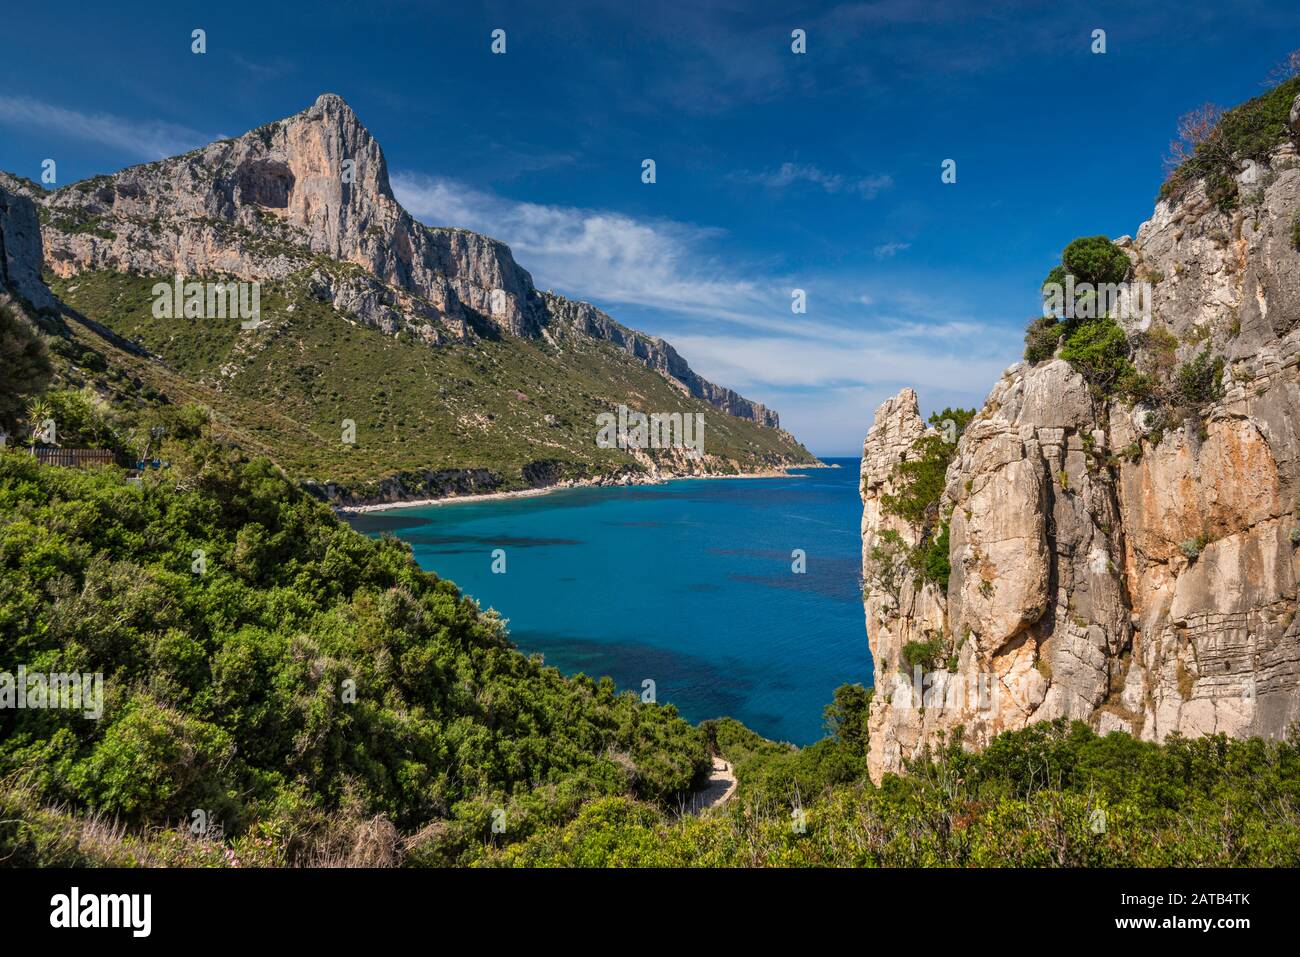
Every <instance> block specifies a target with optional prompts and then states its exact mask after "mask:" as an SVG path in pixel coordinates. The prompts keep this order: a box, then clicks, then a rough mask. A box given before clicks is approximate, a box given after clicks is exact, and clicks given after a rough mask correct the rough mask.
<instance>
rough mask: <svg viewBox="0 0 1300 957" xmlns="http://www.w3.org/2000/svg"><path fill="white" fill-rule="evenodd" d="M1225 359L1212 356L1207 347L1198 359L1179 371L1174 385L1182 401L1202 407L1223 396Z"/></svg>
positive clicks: (1197, 356) (1198, 355)
mask: <svg viewBox="0 0 1300 957" xmlns="http://www.w3.org/2000/svg"><path fill="white" fill-rule="evenodd" d="M1223 364H1224V363H1223V357H1222V356H1212V355H1211V354H1210V347H1209V346H1208V345H1207V346H1206V347H1205V348H1204V349H1202V350H1201V351H1200V352H1199V353H1197V355H1196V357H1195V358H1194V359H1192V360H1191V361H1190V362H1188V363H1186V364H1185V365H1184V366H1183V367H1182V368H1180V369H1179V370H1178V374H1177V375H1176V376H1175V378H1174V384H1175V387H1176V389H1177V394H1178V397H1179V398H1180V399H1182V400H1183V401H1184V402H1186V403H1187V404H1188V405H1191V406H1202V405H1205V404H1206V403H1208V402H1213V401H1215V400H1216V399H1218V398H1220V397H1221V396H1222V395H1223V381H1222V380H1223Z"/></svg>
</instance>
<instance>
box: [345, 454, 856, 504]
mask: <svg viewBox="0 0 1300 957" xmlns="http://www.w3.org/2000/svg"><path fill="white" fill-rule="evenodd" d="M831 467H832V466H829V465H827V464H826V463H825V462H817V463H815V464H808V465H791V466H788V468H786V469H769V470H765V471H762V472H744V473H741V474H728V475H668V476H662V477H659V478H645V479H642V480H637V481H631V482H602V481H600V480H598V479H592V480H581V481H576V482H561V483H559V484H558V485H547V486H544V487H542V488H526V489H516V490H514V491H510V492H484V493H482V494H481V495H445V496H443V497H442V498H413V499H408V500H405V501H400V502H379V503H375V504H373V505H335V506H334V511H336V512H338V513H339V514H343V515H361V514H364V513H366V512H386V511H389V510H390V509H397V508H423V507H426V506H430V505H455V504H458V503H462V502H491V501H496V500H501V499H510V498H534V497H536V496H538V495H549V494H550V493H552V492H562V491H565V490H567V489H577V488H620V487H625V486H632V485H662V484H664V483H665V482H674V481H678V480H686V479H700V480H703V479H760V478H802V476H800V475H798V474H796V473H793V472H790V471H789V470H788V469H796V468H798V469H805V468H807V469H815V468H831Z"/></svg>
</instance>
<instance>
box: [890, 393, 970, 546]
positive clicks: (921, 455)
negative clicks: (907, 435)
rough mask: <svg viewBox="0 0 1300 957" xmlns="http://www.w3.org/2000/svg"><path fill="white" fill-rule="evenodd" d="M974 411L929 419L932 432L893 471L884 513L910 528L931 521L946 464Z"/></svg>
mask: <svg viewBox="0 0 1300 957" xmlns="http://www.w3.org/2000/svg"><path fill="white" fill-rule="evenodd" d="M973 418H975V410H974V409H944V410H943V411H942V412H935V413H934V414H933V415H931V416H930V419H929V422H930V425H931V426H933V427H934V429H935V431H934V432H929V433H927V434H925V435H922V436H921V437H920V438H918V439H917V440H916V442H914V443H913V445H912V450H911V452H910V453H909V456H908V458H907V459H905V460H904V461H902V462H900V463H898V466H897V467H896V468H895V470H894V475H893V479H894V489H895V491H894V492H893V493H892V494H889V495H885V496H884V498H883V499H882V502H883V504H884V507H885V511H886V512H888V513H889V514H890V515H897V516H898V517H899V518H902V519H905V520H906V521H908V522H911V523H912V524H914V525H916V524H921V523H924V522H930V521H934V520H935V518H936V516H937V514H938V507H939V496H940V495H941V494H942V493H943V486H944V481H945V479H946V476H947V472H948V463H949V462H951V461H952V457H953V456H954V455H956V454H957V439H959V438H960V437H961V435H962V433H963V432H965V431H966V426H967V425H969V424H970V420H971V419H973Z"/></svg>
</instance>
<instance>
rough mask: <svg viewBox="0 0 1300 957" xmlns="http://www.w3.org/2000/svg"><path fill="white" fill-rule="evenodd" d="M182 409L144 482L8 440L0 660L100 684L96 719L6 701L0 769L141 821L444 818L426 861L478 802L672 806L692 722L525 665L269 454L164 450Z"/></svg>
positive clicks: (444, 588)
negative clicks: (163, 461)
mask: <svg viewBox="0 0 1300 957" xmlns="http://www.w3.org/2000/svg"><path fill="white" fill-rule="evenodd" d="M184 420H185V415H184V414H180V413H177V414H175V415H174V416H173V423H172V425H173V432H172V433H169V434H172V435H173V439H172V440H171V442H170V444H169V445H168V448H167V454H168V456H169V458H170V459H171V461H172V468H171V469H170V470H168V471H159V472H150V473H148V474H147V475H146V477H145V480H144V482H143V484H141V485H137V486H133V485H130V484H128V483H127V482H126V481H125V479H124V477H123V474H122V473H121V472H120V471H119V470H116V469H96V470H85V471H83V470H75V469H62V468H53V467H48V466H42V465H39V464H38V463H36V462H35V461H34V460H33V459H32V458H31V457H30V456H28V455H26V454H23V453H21V452H14V451H10V452H5V453H0V670H7V671H10V672H13V671H15V670H16V667H17V666H18V665H19V664H25V665H26V666H27V668H28V670H29V671H44V672H50V671H68V672H71V671H78V672H87V673H95V672H102V673H103V675H104V681H105V686H106V693H105V696H104V708H103V716H102V718H101V719H100V720H93V719H89V718H86V717H84V716H83V715H82V713H81V712H80V711H70V710H66V709H58V710H55V709H52V710H32V709H23V710H14V709H4V710H0V779H7V780H9V781H15V780H21V781H22V782H23V784H22V786H23V788H24V793H25V794H27V795H28V796H29V797H30V798H31V799H32V800H34V801H38V802H41V803H43V804H45V805H49V804H53V803H60V804H66V805H67V806H68V807H70V808H71V809H72V810H74V811H76V812H77V813H90V814H93V813H96V812H99V813H104V814H108V815H112V816H116V817H117V818H118V819H119V820H120V821H121V822H123V823H125V824H129V825H131V826H133V827H146V826H148V827H166V826H168V825H173V824H176V823H178V821H183V820H184V819H186V818H187V817H188V816H189V814H190V813H191V812H192V811H193V810H195V809H204V810H207V811H209V812H211V813H213V814H214V815H215V816H216V817H218V818H219V819H220V821H221V824H222V826H223V827H224V829H225V832H226V833H227V834H228V835H231V836H238V835H240V834H244V833H248V832H250V829H252V830H256V829H257V828H259V827H262V826H271V827H272V828H277V827H293V826H296V825H294V824H293V822H294V821H298V820H302V819H305V818H310V817H311V815H318V816H319V815H324V817H323V818H319V819H320V820H322V821H323V820H327V819H328V818H329V817H330V816H334V817H338V818H343V819H347V820H366V819H371V818H374V817H375V816H380V817H382V818H383V819H386V820H387V821H389V822H391V825H390V826H392V825H395V826H396V827H398V828H401V829H404V830H415V829H418V828H422V827H426V826H428V825H429V824H431V823H432V822H435V821H441V822H443V823H442V826H441V828H440V831H439V841H438V842H437V846H436V847H435V848H431V849H426V852H425V853H426V859H428V860H443V861H446V860H454V859H455V858H456V856H457V855H459V854H461V853H463V852H464V850H465V849H466V848H469V847H472V846H477V845H478V844H479V843H480V842H481V841H482V840H484V839H485V838H487V837H490V836H491V831H490V824H491V815H492V813H493V810H494V809H495V808H502V809H504V810H505V811H506V813H507V816H508V820H509V830H508V833H509V835H510V836H511V837H512V838H515V837H520V836H522V835H524V834H526V833H528V831H529V829H530V828H533V827H542V826H552V825H555V824H558V823H560V822H562V821H563V820H564V819H565V818H566V817H567V816H569V815H571V814H573V813H576V811H577V809H578V807H579V806H580V804H581V802H582V801H583V800H586V799H588V798H590V797H593V796H598V795H621V794H629V795H634V796H636V797H638V798H640V799H644V800H649V801H651V802H664V803H670V802H671V801H672V800H673V799H674V798H675V797H676V796H677V795H679V794H681V793H683V792H685V791H687V790H689V789H691V788H692V787H693V786H695V785H697V784H698V783H699V782H700V781H701V780H702V776H703V774H704V773H705V771H706V769H707V764H708V762H707V751H706V745H705V741H704V737H703V735H702V734H701V733H700V732H699V731H698V730H697V729H695V728H692V727H691V726H690V725H688V724H687V723H686V722H685V721H683V720H682V719H681V718H680V717H678V715H677V713H676V711H675V709H674V708H672V707H671V706H658V705H645V704H642V703H641V702H640V700H639V699H638V697H637V696H636V695H634V694H632V693H625V694H619V693H617V691H616V689H615V686H614V684H613V682H612V681H610V680H609V679H602V680H600V681H595V680H592V679H590V678H586V677H584V676H578V677H576V678H573V679H566V678H564V677H563V676H562V675H561V674H560V673H559V672H558V671H556V670H555V669H553V668H546V667H543V666H542V665H541V664H540V662H539V661H538V660H534V659H529V658H526V657H525V656H523V655H521V654H520V653H519V652H518V651H516V650H515V648H514V647H513V646H512V645H511V644H510V642H509V640H508V639H507V637H506V634H505V631H504V629H503V628H502V626H501V623H500V621H499V619H497V618H495V616H493V615H490V614H484V613H483V612H481V611H480V610H479V608H478V606H477V605H476V604H475V603H474V602H473V601H472V600H470V599H468V598H466V597H464V596H462V595H461V594H460V593H459V592H458V591H457V590H456V588H455V586H454V585H452V584H451V583H450V582H446V581H442V580H439V579H438V578H437V577H435V576H434V575H431V574H428V573H426V572H423V571H421V570H420V568H419V567H418V566H417V565H416V563H415V562H414V560H413V559H412V557H411V553H410V550H409V547H408V546H407V545H405V544H403V543H401V542H399V541H397V540H396V539H392V538H387V539H383V540H371V539H368V538H366V537H364V536H362V535H360V534H358V533H356V532H353V531H352V530H351V529H349V528H348V527H347V526H346V525H344V524H343V523H341V522H340V521H338V520H337V519H336V518H335V517H334V515H333V514H332V512H331V511H330V510H329V508H327V507H326V506H324V505H322V504H320V503H318V502H316V501H314V500H312V499H311V498H309V497H308V496H307V495H305V494H304V493H303V492H301V491H299V490H298V489H297V488H296V487H295V486H293V485H292V484H291V483H289V482H288V481H286V480H285V479H284V478H283V477H282V476H281V475H280V474H279V472H278V471H277V470H276V469H275V467H274V466H272V465H271V464H270V463H269V462H267V461H265V460H253V461H246V460H243V459H242V458H240V457H239V455H238V454H236V453H235V452H233V451H231V450H230V449H228V448H223V447H220V446H217V445H214V444H212V443H210V442H208V441H207V440H205V439H194V440H191V441H184V442H182V441H178V440H177V439H176V438H175V436H177V435H181V434H183V433H184V431H185V421H184ZM197 554H202V555H203V556H204V562H205V567H204V568H203V569H202V573H195V570H194V569H195V562H196V558H195V556H196V555H197ZM353 683H354V684H353ZM353 687H354V688H355V695H354V696H349V693H348V692H349V691H350V690H351V689H352V688H353ZM277 822H278V823H277ZM3 856H4V849H3V847H2V846H0V857H3Z"/></svg>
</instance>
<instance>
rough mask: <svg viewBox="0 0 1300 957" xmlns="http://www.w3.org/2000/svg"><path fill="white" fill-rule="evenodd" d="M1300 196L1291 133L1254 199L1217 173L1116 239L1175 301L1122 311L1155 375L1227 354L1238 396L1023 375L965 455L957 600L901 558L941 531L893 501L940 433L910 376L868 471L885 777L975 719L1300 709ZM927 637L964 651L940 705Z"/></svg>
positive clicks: (1243, 724)
mask: <svg viewBox="0 0 1300 957" xmlns="http://www.w3.org/2000/svg"><path fill="white" fill-rule="evenodd" d="M1297 210H1300V162H1297V159H1296V152H1295V148H1294V146H1293V145H1292V144H1290V143H1287V144H1284V145H1283V146H1281V147H1280V148H1279V149H1277V150H1276V151H1275V152H1274V154H1273V156H1272V158H1271V161H1270V163H1269V164H1268V168H1267V170H1266V171H1265V172H1264V175H1263V176H1262V177H1261V178H1260V179H1259V180H1258V181H1257V182H1251V183H1246V184H1243V187H1242V200H1241V202H1240V203H1239V204H1238V205H1237V206H1236V208H1232V209H1223V208H1220V205H1218V204H1215V203H1212V202H1211V201H1210V200H1209V198H1208V197H1207V196H1206V193H1205V188H1204V186H1203V185H1198V186H1196V187H1194V188H1193V189H1192V190H1191V191H1190V192H1189V193H1188V194H1187V195H1185V196H1183V197H1181V198H1180V199H1179V200H1178V201H1161V202H1160V203H1159V204H1158V205H1157V207H1156V210H1155V214H1154V216H1153V217H1152V218H1151V219H1150V220H1149V221H1148V222H1146V223H1144V224H1143V225H1142V227H1141V228H1140V229H1139V230H1138V234H1137V237H1136V239H1129V238H1122V239H1120V240H1118V241H1117V243H1118V245H1119V246H1120V247H1121V248H1122V249H1124V250H1125V252H1126V253H1127V254H1128V255H1129V257H1130V259H1131V260H1132V264H1133V275H1134V276H1135V277H1136V279H1138V280H1139V281H1148V282H1150V283H1152V285H1153V288H1154V293H1155V295H1154V304H1153V308H1152V313H1151V316H1150V317H1149V318H1144V317H1141V316H1138V317H1134V318H1133V319H1126V320H1124V321H1123V323H1122V324H1123V325H1124V327H1125V331H1126V333H1127V334H1128V335H1129V341H1130V343H1131V344H1132V345H1133V347H1134V352H1135V362H1136V364H1137V365H1138V367H1139V368H1140V369H1142V371H1144V372H1147V373H1148V374H1150V375H1152V376H1155V377H1158V378H1159V377H1163V378H1164V379H1165V380H1168V379H1169V378H1170V377H1171V375H1172V373H1173V371H1174V370H1175V369H1177V368H1178V367H1180V366H1181V365H1183V364H1186V363H1188V362H1190V361H1191V360H1192V359H1193V358H1194V357H1196V356H1197V355H1199V354H1202V353H1207V354H1209V355H1217V356H1221V357H1223V358H1224V359H1225V360H1226V362H1225V365H1224V369H1223V374H1222V380H1221V383H1220V390H1219V391H1220V392H1221V395H1220V397H1218V398H1217V399H1214V400H1213V401H1210V402H1208V403H1206V404H1205V405H1204V406H1203V407H1201V408H1199V409H1181V410H1179V415H1178V416H1174V415H1172V414H1171V412H1170V410H1169V409H1168V408H1156V407H1146V406H1142V405H1139V406H1137V407H1134V406H1133V405H1131V404H1129V403H1127V402H1125V401H1122V400H1120V399H1118V398H1116V397H1113V396H1106V395H1099V394H1097V393H1096V392H1094V391H1093V390H1092V389H1090V387H1089V385H1088V384H1087V383H1086V382H1085V381H1084V379H1083V378H1082V377H1081V376H1080V375H1079V373H1077V372H1076V371H1075V370H1074V369H1073V368H1072V367H1071V365H1070V364H1069V363H1068V362H1066V361H1064V360H1062V359H1060V358H1055V359H1052V360H1050V361H1046V362H1042V363H1039V364H1037V365H1028V364H1026V363H1018V364H1016V365H1014V366H1012V367H1011V368H1009V369H1008V370H1007V371H1006V372H1005V373H1004V374H1003V376H1002V378H1001V380H1000V381H999V382H998V383H997V384H996V385H995V386H994V388H993V390H992V392H991V393H990V395H989V397H988V399H987V400H986V401H985V403H984V406H983V408H982V409H981V410H980V412H979V413H978V415H977V416H976V418H975V419H974V420H973V421H972V422H971V424H970V425H969V426H968V427H967V429H966V430H965V432H964V434H963V435H962V436H961V438H960V440H959V441H958V445H957V450H956V455H955V457H954V459H953V460H952V463H951V465H950V466H949V469H948V473H947V478H946V487H945V489H944V492H943V496H942V499H941V503H940V508H941V510H942V512H943V514H945V515H950V519H949V521H950V535H949V559H950V563H951V568H952V571H951V576H950V578H949V579H948V582H947V589H946V592H945V590H944V589H943V588H941V587H940V586H938V585H935V584H932V583H929V582H925V581H921V580H920V579H919V578H918V577H917V575H916V574H915V573H914V572H913V571H912V570H911V569H909V568H906V567H903V568H896V567H894V565H891V564H890V563H889V562H888V561H886V558H887V552H888V549H887V548H886V547H885V546H886V545H887V544H888V542H889V539H890V533H891V532H893V533H896V534H897V535H898V536H899V537H900V540H901V541H903V542H905V543H906V544H907V545H912V544H915V543H916V541H917V538H918V536H919V534H920V529H919V528H917V527H913V526H911V525H909V524H908V523H907V522H904V521H902V520H901V519H899V518H897V517H895V516H893V515H889V514H887V513H886V512H885V509H884V506H883V497H884V496H885V495H887V494H889V493H890V492H891V491H892V490H893V488H892V483H893V481H894V479H893V476H894V468H895V466H896V465H897V463H899V462H900V461H901V460H902V459H903V458H904V457H905V456H906V455H908V454H909V452H910V450H911V448H912V444H913V442H914V441H915V439H916V438H917V437H918V436H920V435H921V434H923V433H924V432H925V429H926V426H925V424H924V422H923V420H922V419H921V416H920V413H919V410H918V405H917V397H916V394H915V393H914V392H913V391H912V390H910V389H905V390H903V391H902V392H900V393H899V394H898V395H897V396H895V397H894V398H893V399H891V400H889V401H888V402H886V403H885V404H884V405H883V406H881V408H880V409H879V411H877V413H876V418H875V423H874V425H873V426H872V428H871V430H870V432H869V434H868V435H867V439H866V443H865V445H864V448H863V463H862V475H863V483H862V499H863V521H862V536H863V577H864V583H865V588H864V604H865V609H866V618H867V631H868V636H869V638H870V642H871V648H872V652H873V656H874V660H875V685H876V694H875V696H874V700H873V702H872V712H871V752H870V757H869V765H870V769H871V773H872V775H873V776H875V777H876V778H879V776H880V775H881V774H883V773H885V772H888V771H896V770H899V769H900V768H901V767H902V765H903V762H904V760H905V759H906V758H908V757H911V756H913V755H916V754H917V753H918V752H919V751H920V749H921V748H923V747H924V746H925V745H926V744H933V743H934V742H936V741H937V740H938V738H939V736H940V735H941V734H946V733H951V732H952V731H953V730H954V729H955V728H956V727H957V726H958V725H961V726H962V727H963V728H964V734H965V740H966V741H967V742H968V743H971V744H973V745H976V746H978V745H982V744H984V743H987V741H988V740H989V739H990V738H991V737H992V736H993V735H995V734H997V733H999V732H1000V731H1003V730H1009V729H1015V728H1019V727H1023V726H1024V725H1026V724H1027V723H1029V722H1032V721H1040V720H1045V719H1051V718H1056V717H1069V718H1078V719H1082V720H1085V721H1087V722H1089V723H1090V724H1092V725H1093V726H1094V727H1095V728H1096V729H1097V730H1099V731H1102V732H1105V731H1110V730H1115V729H1118V730H1124V731H1128V732H1130V733H1132V734H1134V735H1136V736H1139V737H1141V738H1143V739H1147V740H1155V741H1160V740H1164V739H1165V738H1167V737H1168V736H1169V735H1170V734H1173V733H1175V732H1178V733H1181V734H1184V735H1200V734H1205V733H1215V732H1225V733H1228V734H1231V735H1241V736H1245V735H1265V736H1267V735H1281V734H1284V733H1286V732H1287V731H1288V729H1289V728H1290V727H1291V726H1292V724H1294V723H1295V722H1296V721H1297V720H1300V622H1298V621H1297V619H1296V598H1297V579H1298V578H1300V434H1298V431H1300V381H1298V380H1297V364H1298V362H1300V251H1297V249H1296V246H1295V243H1294V240H1293V224H1294V223H1295V222H1296V217H1297ZM891 573H892V574H891ZM924 641H937V642H938V643H939V645H940V646H941V647H942V650H943V656H942V657H944V658H945V659H946V666H941V667H938V668H937V669H935V670H933V671H931V672H930V673H927V674H926V675H925V676H924V678H923V681H922V682H921V684H922V685H923V687H924V688H925V691H926V693H925V694H924V695H923V696H921V697H919V698H918V696H917V695H915V694H910V693H908V690H909V688H913V687H915V686H916V684H917V683H916V682H915V681H913V680H912V676H906V678H905V679H904V680H900V678H903V673H904V672H906V671H907V670H908V669H907V666H906V663H905V657H906V655H905V648H906V647H907V645H908V643H909V642H924ZM978 688H986V689H988V691H989V693H988V694H986V695H981V694H979V693H975V692H974V691H973V689H978Z"/></svg>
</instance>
